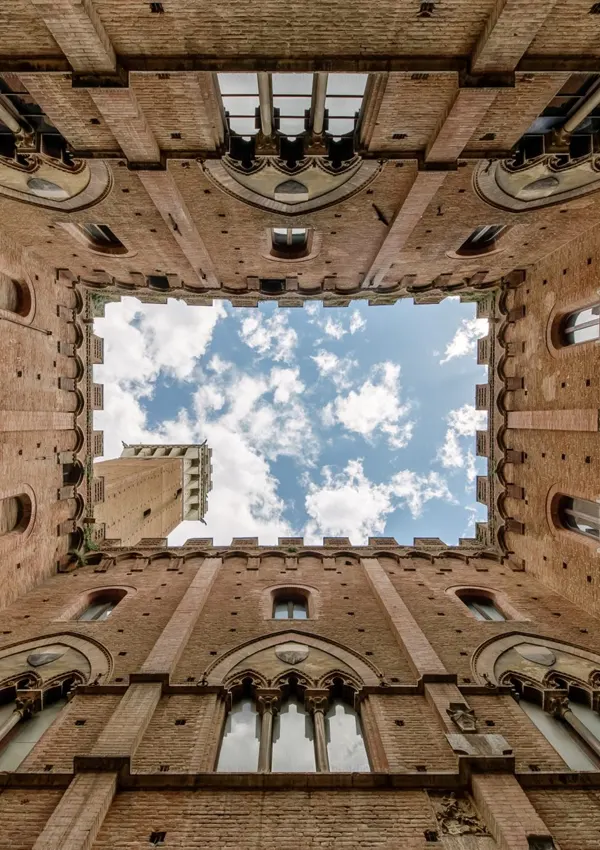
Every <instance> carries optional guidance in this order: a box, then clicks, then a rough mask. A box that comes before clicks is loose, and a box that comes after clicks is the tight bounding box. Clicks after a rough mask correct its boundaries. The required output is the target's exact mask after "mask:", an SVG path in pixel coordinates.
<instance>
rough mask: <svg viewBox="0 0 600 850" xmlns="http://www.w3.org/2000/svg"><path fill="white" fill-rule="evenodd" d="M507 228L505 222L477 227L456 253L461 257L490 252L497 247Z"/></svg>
mask: <svg viewBox="0 0 600 850" xmlns="http://www.w3.org/2000/svg"><path fill="white" fill-rule="evenodd" d="M505 230H506V225H505V224H484V225H482V226H481V227H476V228H475V230H474V231H473V233H471V235H470V236H469V238H468V239H465V241H464V242H463V243H462V245H461V246H460V248H459V249H458V250H457V252H456V253H457V254H459V255H460V256H461V257H465V256H473V255H476V254H488V253H489V252H490V251H493V250H494V249H495V248H496V243H497V242H498V240H499V239H500V237H501V236H502V234H503V233H504V231H505Z"/></svg>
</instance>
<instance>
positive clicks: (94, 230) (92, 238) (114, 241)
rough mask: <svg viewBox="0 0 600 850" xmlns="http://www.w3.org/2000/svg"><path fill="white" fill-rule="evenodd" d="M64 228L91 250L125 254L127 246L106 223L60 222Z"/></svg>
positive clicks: (102, 252) (101, 252)
mask: <svg viewBox="0 0 600 850" xmlns="http://www.w3.org/2000/svg"><path fill="white" fill-rule="evenodd" d="M61 227H63V228H64V229H65V230H67V231H68V232H69V233H71V234H72V235H73V236H75V238H76V239H78V240H79V241H80V242H83V243H84V244H85V245H86V247H88V248H90V249H91V250H92V251H98V253H100V254H126V253H127V248H126V247H125V245H123V243H122V242H121V240H120V239H119V237H118V236H117V235H116V234H115V233H114V232H113V230H111V228H110V227H109V226H108V225H107V224H96V223H92V222H90V223H88V224H74V223H73V222H67V223H64V224H61Z"/></svg>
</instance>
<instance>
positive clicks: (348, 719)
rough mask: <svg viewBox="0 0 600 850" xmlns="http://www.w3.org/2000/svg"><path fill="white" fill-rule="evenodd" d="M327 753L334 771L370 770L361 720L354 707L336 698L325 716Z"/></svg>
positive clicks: (331, 768)
mask: <svg viewBox="0 0 600 850" xmlns="http://www.w3.org/2000/svg"><path fill="white" fill-rule="evenodd" d="M325 722H326V726H327V755H328V757H329V768H330V770H333V771H348V772H359V771H360V772H365V771H369V770H370V767H369V759H368V758H367V751H366V749H365V744H364V741H363V737H362V732H361V728H360V720H359V719H358V715H357V713H356V712H355V711H354V709H353V708H352V707H351V706H349V705H347V704H346V703H345V702H342V701H341V700H336V701H335V702H334V703H333V705H332V706H331V708H330V709H329V711H328V712H327V715H326V718H325Z"/></svg>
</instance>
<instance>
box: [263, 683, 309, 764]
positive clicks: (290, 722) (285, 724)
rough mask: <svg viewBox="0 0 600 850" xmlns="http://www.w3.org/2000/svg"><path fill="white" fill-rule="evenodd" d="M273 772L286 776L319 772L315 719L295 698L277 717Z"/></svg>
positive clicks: (283, 707) (274, 735) (287, 703)
mask: <svg viewBox="0 0 600 850" xmlns="http://www.w3.org/2000/svg"><path fill="white" fill-rule="evenodd" d="M272 769H273V770H274V771H281V772H285V773H314V772H315V770H316V769H317V767H316V763H315V747H314V732H313V725H312V718H311V716H310V714H308V713H307V711H306V709H305V708H304V706H303V705H302V704H301V703H300V702H299V701H298V700H297V699H296V698H295V697H291V698H290V699H288V700H287V702H285V703H284V704H283V706H282V707H281V711H280V712H279V714H277V716H276V717H275V723H274V725H273V764H272Z"/></svg>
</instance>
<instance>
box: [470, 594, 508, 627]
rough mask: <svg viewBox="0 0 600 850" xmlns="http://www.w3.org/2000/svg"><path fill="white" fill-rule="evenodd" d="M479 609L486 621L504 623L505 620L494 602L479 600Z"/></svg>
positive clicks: (477, 603)
mask: <svg viewBox="0 0 600 850" xmlns="http://www.w3.org/2000/svg"><path fill="white" fill-rule="evenodd" d="M476 605H477V607H478V608H479V610H480V611H481V612H482V613H483V616H484V617H485V619H486V620H496V621H497V622H502V621H503V620H504V619H505V618H504V616H503V615H502V614H501V613H500V611H498V609H497V608H496V606H495V605H494V603H493V602H491V601H490V600H489V599H478V600H477V602H476Z"/></svg>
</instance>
